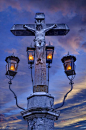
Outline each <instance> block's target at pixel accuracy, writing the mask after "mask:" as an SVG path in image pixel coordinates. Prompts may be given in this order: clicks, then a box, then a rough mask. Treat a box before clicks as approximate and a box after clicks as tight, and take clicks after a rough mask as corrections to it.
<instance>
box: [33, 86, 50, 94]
mask: <svg viewBox="0 0 86 130" xmlns="http://www.w3.org/2000/svg"><path fill="white" fill-rule="evenodd" d="M35 92H46V93H48V86H47V85H36V86H33V93H35Z"/></svg>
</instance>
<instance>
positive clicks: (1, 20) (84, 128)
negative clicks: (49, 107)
mask: <svg viewBox="0 0 86 130" xmlns="http://www.w3.org/2000/svg"><path fill="white" fill-rule="evenodd" d="M37 12H43V13H44V14H45V22H46V23H51V24H52V23H57V24H61V23H65V24H67V25H68V27H69V28H70V31H69V33H68V34H67V35H65V36H46V37H45V38H46V43H47V44H49V42H50V43H51V44H52V45H54V47H55V51H54V57H53V63H52V67H51V69H50V83H49V93H50V94H51V95H52V96H54V102H55V104H58V105H59V103H61V102H62V100H63V97H64V95H65V93H66V92H67V91H68V90H69V89H70V85H69V80H68V79H67V76H66V75H65V73H64V68H63V65H62V62H61V58H62V57H63V56H64V55H66V54H67V53H68V52H69V53H70V54H72V55H74V56H76V59H77V60H76V62H75V64H76V76H75V79H74V89H73V91H72V92H71V93H70V94H69V95H68V97H67V99H66V102H65V105H64V107H62V108H61V109H58V110H60V113H61V114H60V117H59V119H58V121H56V122H55V124H54V126H55V130H86V0H0V129H1V128H3V129H6V128H12V129H18V130H25V129H27V123H26V121H24V120H23V118H22V116H21V114H20V112H21V110H20V109H18V108H17V107H16V102H15V99H14V96H13V94H12V93H11V92H10V90H9V86H8V81H9V80H8V79H7V78H6V76H5V73H6V67H5V66H6V62H5V58H6V57H7V56H10V55H12V54H13V53H14V54H15V56H18V57H19V59H20V63H19V67H18V73H17V75H16V76H15V78H14V79H13V81H12V86H11V88H12V89H13V90H14V92H15V93H16V95H17V97H18V103H19V105H20V106H21V107H23V108H25V109H26V108H27V97H28V96H30V94H32V83H31V76H30V70H29V68H28V63H27V54H26V48H27V47H28V46H30V44H31V43H32V44H33V45H34V43H33V39H34V36H32V37H31V36H14V35H13V34H12V33H11V31H10V29H11V27H12V26H13V25H14V24H34V21H35V19H34V17H35V13H37Z"/></svg>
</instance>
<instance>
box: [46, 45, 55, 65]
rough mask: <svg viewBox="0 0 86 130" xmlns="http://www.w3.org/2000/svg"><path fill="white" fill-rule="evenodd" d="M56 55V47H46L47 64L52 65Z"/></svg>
mask: <svg viewBox="0 0 86 130" xmlns="http://www.w3.org/2000/svg"><path fill="white" fill-rule="evenodd" d="M53 53H54V46H52V45H50V44H49V46H46V63H52V59H53Z"/></svg>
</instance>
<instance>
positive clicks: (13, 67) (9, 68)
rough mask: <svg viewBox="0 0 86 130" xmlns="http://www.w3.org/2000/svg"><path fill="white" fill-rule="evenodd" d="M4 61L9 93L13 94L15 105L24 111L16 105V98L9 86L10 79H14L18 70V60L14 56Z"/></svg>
mask: <svg viewBox="0 0 86 130" xmlns="http://www.w3.org/2000/svg"><path fill="white" fill-rule="evenodd" d="M5 61H6V62H7V65H6V74H5V75H6V77H7V78H8V79H9V82H8V84H9V89H10V91H11V92H12V93H13V94H14V98H15V99H16V105H17V107H18V108H20V109H22V110H25V109H24V108H22V107H20V106H19V105H18V101H17V96H16V94H15V93H14V91H13V90H12V89H11V84H12V79H13V78H14V77H15V75H16V74H17V69H18V63H19V61H20V60H19V58H18V57H15V56H8V57H6V59H5Z"/></svg>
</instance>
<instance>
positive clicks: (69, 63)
mask: <svg viewBox="0 0 86 130" xmlns="http://www.w3.org/2000/svg"><path fill="white" fill-rule="evenodd" d="M64 69H65V71H68V70H72V64H71V60H66V62H65V64H64Z"/></svg>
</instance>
